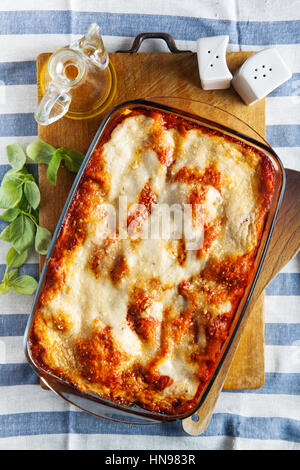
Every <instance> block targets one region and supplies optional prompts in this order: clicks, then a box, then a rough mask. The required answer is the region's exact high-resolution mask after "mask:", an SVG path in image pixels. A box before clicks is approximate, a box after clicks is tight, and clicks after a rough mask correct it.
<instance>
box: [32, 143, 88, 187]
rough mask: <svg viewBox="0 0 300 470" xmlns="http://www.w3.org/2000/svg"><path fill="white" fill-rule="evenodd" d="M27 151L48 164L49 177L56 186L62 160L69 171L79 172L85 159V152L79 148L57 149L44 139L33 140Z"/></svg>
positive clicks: (34, 157)
mask: <svg viewBox="0 0 300 470" xmlns="http://www.w3.org/2000/svg"><path fill="white" fill-rule="evenodd" d="M26 152H27V155H28V157H29V158H31V160H33V161H35V162H36V163H45V164H47V165H48V169H47V179H48V181H49V182H50V183H52V184H53V185H54V186H56V180H57V172H58V169H59V167H60V165H61V162H63V163H64V166H65V167H66V168H67V169H68V170H69V171H72V172H73V173H77V171H78V170H79V168H80V166H81V163H82V161H83V159H84V155H83V153H81V152H79V151H78V150H75V149H71V150H69V149H67V148H66V147H59V148H58V149H56V148H55V147H52V145H49V144H47V143H46V142H43V141H42V140H37V141H35V142H32V143H31V144H30V145H28V147H27V149H26Z"/></svg>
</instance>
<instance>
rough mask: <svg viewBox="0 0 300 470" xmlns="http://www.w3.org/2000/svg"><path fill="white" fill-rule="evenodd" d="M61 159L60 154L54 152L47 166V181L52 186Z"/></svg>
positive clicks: (54, 183) (54, 182)
mask: <svg viewBox="0 0 300 470" xmlns="http://www.w3.org/2000/svg"><path fill="white" fill-rule="evenodd" d="M61 159H62V155H61V152H60V151H58V150H56V152H55V153H54V155H53V157H52V158H51V161H50V163H49V165H48V170H47V179H48V181H49V182H50V183H52V184H53V185H54V186H56V178H57V171H58V169H59V165H60V162H61Z"/></svg>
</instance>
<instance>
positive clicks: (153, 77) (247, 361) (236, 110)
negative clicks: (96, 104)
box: [37, 52, 300, 432]
mask: <svg viewBox="0 0 300 470" xmlns="http://www.w3.org/2000/svg"><path fill="white" fill-rule="evenodd" d="M250 54H251V53H248V52H237V53H228V54H227V62H228V65H229V68H230V70H231V71H232V72H234V71H235V70H236V69H237V68H238V67H240V65H241V64H242V63H243V62H244V61H245V60H246V58H247V57H248V56H249V55H250ZM49 56H50V54H49V53H45V54H41V55H39V56H38V59H37V75H38V77H39V74H40V70H41V68H42V67H43V65H44V64H45V62H46V61H47V60H48V58H49ZM110 60H111V62H112V64H113V65H114V67H115V70H116V74H117V92H116V95H115V98H114V100H113V102H112V103H111V106H110V108H111V107H113V106H114V105H116V104H118V103H120V102H122V101H127V100H130V99H136V98H145V97H149V96H177V97H184V98H191V99H194V100H200V101H204V102H207V103H209V104H214V105H217V106H219V107H220V108H223V109H225V110H230V112H231V113H232V114H234V115H236V116H238V117H240V118H241V119H242V120H243V121H245V122H247V123H248V124H250V125H251V126H252V127H253V128H254V129H255V130H257V131H258V132H259V133H260V134H261V135H265V100H261V101H259V102H258V103H256V104H255V105H253V106H251V107H249V106H245V105H244V104H243V103H242V101H241V100H240V98H239V97H238V95H237V94H236V93H235V91H234V90H233V89H232V88H230V89H228V90H218V91H204V90H202V89H201V88H200V80H199V74H198V68H197V58H196V54H195V53H189V52H185V53H178V54H172V53H139V54H128V53H126V54H124V53H113V54H110ZM38 99H39V100H40V99H41V91H40V87H39V86H38ZM107 111H108V110H106V112H107ZM207 117H208V118H209V116H207ZM102 118H103V115H99V116H97V117H95V118H92V119H87V120H84V121H75V120H71V119H68V118H62V119H60V120H59V121H57V122H56V123H53V124H51V125H49V126H39V129H38V135H39V138H40V139H42V140H44V141H46V142H48V143H50V144H52V145H54V146H55V147H59V146H61V145H64V146H65V147H69V148H77V149H78V150H81V151H82V152H86V151H87V149H88V147H89V145H90V143H91V141H92V139H93V137H94V135H95V133H96V131H97V129H98V127H99V125H100V122H101V120H102ZM290 178H291V180H292V183H291V184H292V185H293V182H294V183H295V184H294V186H293V188H294V191H295V190H296V188H297V191H296V192H297V197H298V208H300V190H299V187H300V185H299V181H300V179H299V174H298V173H297V172H291V175H290ZM72 182H73V175H71V174H70V173H69V172H67V171H66V170H64V169H60V171H59V175H58V181H57V186H56V188H54V187H53V186H52V185H50V184H49V183H48V181H47V178H46V167H45V166H44V165H40V166H39V184H40V190H41V205H40V223H41V225H42V226H45V227H47V228H49V230H51V231H52V232H53V230H54V229H55V226H56V223H57V221H58V218H59V215H60V213H61V210H62V208H63V206H64V203H65V200H66V197H67V194H68V192H69V190H70V188H71V185H72ZM296 183H298V187H297V184H296ZM294 196H295V194H294ZM289 197H290V199H289V200H288V201H286V207H285V209H286V211H288V215H287V218H286V221H285V224H282V225H281V228H282V230H283V229H284V227H286V229H287V230H286V232H283V231H282V230H278V231H277V232H276V235H275V238H274V237H273V238H274V239H275V240H277V245H276V247H274V252H271V251H269V254H268V256H269V258H271V259H273V261H274V260H276V257H277V258H278V260H277V261H278V262H274V263H273V264H272V263H271V268H270V269H271V273H270V272H269V271H268V274H267V275H266V279H267V280H268V281H270V280H271V278H273V277H274V276H275V274H276V273H277V272H278V271H279V270H280V269H281V268H282V267H283V266H284V264H285V263H286V262H288V261H289V260H290V259H291V257H292V256H293V255H294V254H295V253H296V252H297V250H298V248H299V245H300V234H299V232H297V236H296V238H294V239H291V240H292V241H291V242H289V244H288V247H286V248H287V249H286V251H285V252H284V253H283V252H282V249H281V248H282V247H283V246H284V245H285V244H286V241H287V240H288V238H289V236H290V235H291V234H292V233H294V234H295V231H297V227H295V220H299V215H300V210H299V209H298V214H297V215H298V219H294V221H293V220H292V215H295V214H294V212H292V213H291V206H293V207H294V205H293V201H292V199H291V194H289ZM283 218H284V215H283ZM288 230H289V232H288ZM276 237H277V238H276ZM272 257H273V258H272ZM42 262H43V260H41V263H42ZM266 284H267V282H265V285H266ZM265 285H264V286H263V287H265ZM263 384H264V291H263V288H262V289H261V290H260V295H259V296H257V297H256V303H252V307H251V315H250V317H249V320H248V321H247V324H246V326H245V329H244V332H243V335H242V337H241V339H240V342H239V345H238V348H237V350H236V354H235V357H234V359H233V361H232V364H231V367H230V370H229V373H228V375H227V379H226V381H225V384H224V388H227V389H255V388H259V387H261V386H263ZM188 432H190V431H188Z"/></svg>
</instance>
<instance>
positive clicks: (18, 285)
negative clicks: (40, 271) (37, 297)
mask: <svg viewBox="0 0 300 470" xmlns="http://www.w3.org/2000/svg"><path fill="white" fill-rule="evenodd" d="M37 285H38V283H37V281H36V280H35V279H34V277H32V276H27V275H24V276H19V277H17V278H16V279H14V280H13V281H12V282H11V287H12V289H13V290H14V291H15V292H18V293H19V294H27V295H30V294H33V293H34V292H35V290H36V288H37Z"/></svg>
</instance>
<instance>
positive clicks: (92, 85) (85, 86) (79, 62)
mask: <svg viewBox="0 0 300 470" xmlns="http://www.w3.org/2000/svg"><path fill="white" fill-rule="evenodd" d="M39 80H40V89H41V92H42V94H43V98H42V100H41V101H40V103H39V105H38V107H37V110H36V112H35V115H34V116H35V119H36V121H37V122H38V123H39V124H41V125H48V124H51V123H52V122H54V121H57V120H58V119H60V118H61V117H62V116H64V115H66V117H69V118H71V119H87V118H90V117H93V116H96V115H97V114H99V113H101V112H103V111H104V109H105V108H107V106H108V105H109V104H110V102H111V101H112V99H113V97H114V94H115V91H116V76H115V71H114V68H113V66H112V64H111V63H110V62H109V57H108V54H107V52H106V50H105V48H104V45H103V40H102V37H101V35H100V27H99V26H98V25H97V24H96V23H92V24H91V25H90V27H89V28H88V31H87V33H86V34H85V36H83V37H82V38H80V39H79V40H78V41H75V42H73V43H72V44H70V45H69V46H67V47H64V48H62V49H59V50H57V51H56V52H54V53H53V54H52V55H51V56H50V58H49V60H48V61H47V62H46V63H45V64H44V66H43V67H42V69H41V72H40V76H39Z"/></svg>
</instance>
